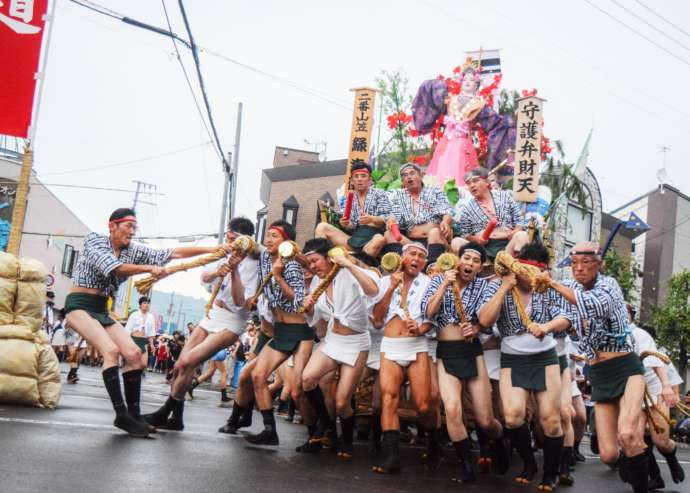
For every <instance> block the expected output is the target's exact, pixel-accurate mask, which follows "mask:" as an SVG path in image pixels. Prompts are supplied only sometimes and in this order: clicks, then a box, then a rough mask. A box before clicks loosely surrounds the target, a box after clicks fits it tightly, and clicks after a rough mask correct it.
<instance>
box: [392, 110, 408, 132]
mask: <svg viewBox="0 0 690 493" xmlns="http://www.w3.org/2000/svg"><path fill="white" fill-rule="evenodd" d="M386 119H387V120H388V128H390V129H394V128H395V127H397V126H398V125H401V126H403V127H405V126H407V125H408V124H409V123H410V122H411V121H412V115H408V114H407V113H405V112H404V111H401V112H400V113H393V114H392V115H388V116H387V117H386Z"/></svg>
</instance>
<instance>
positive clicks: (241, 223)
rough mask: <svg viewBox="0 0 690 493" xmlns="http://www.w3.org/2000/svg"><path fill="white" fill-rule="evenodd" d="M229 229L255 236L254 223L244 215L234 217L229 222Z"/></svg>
mask: <svg viewBox="0 0 690 493" xmlns="http://www.w3.org/2000/svg"><path fill="white" fill-rule="evenodd" d="M228 229H229V230H230V231H234V232H235V233H239V234H241V235H247V236H254V223H253V222H251V221H250V220H249V219H247V218H246V217H244V216H240V217H233V218H232V219H231V220H230V222H229V223H228Z"/></svg>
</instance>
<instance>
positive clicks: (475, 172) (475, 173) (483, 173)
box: [463, 166, 489, 181]
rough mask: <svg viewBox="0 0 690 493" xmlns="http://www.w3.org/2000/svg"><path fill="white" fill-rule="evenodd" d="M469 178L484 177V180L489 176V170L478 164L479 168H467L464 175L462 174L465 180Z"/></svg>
mask: <svg viewBox="0 0 690 493" xmlns="http://www.w3.org/2000/svg"><path fill="white" fill-rule="evenodd" d="M471 178H484V179H485V180H486V179H487V178H489V170H488V169H486V168H482V167H481V166H480V167H479V168H474V169H471V170H469V171H468V172H467V173H465V176H463V179H464V180H465V181H467V180H469V179H471Z"/></svg>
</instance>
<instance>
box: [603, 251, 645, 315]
mask: <svg viewBox="0 0 690 493" xmlns="http://www.w3.org/2000/svg"><path fill="white" fill-rule="evenodd" d="M603 272H604V274H606V275H607V276H611V277H613V278H614V279H615V280H616V281H618V285H619V286H620V288H621V291H623V297H624V298H625V301H628V302H633V301H635V299H637V287H636V286H635V280H636V279H637V278H638V277H640V273H641V271H640V267H639V265H638V264H637V262H636V261H635V259H634V258H633V256H632V255H620V254H619V253H618V252H617V251H616V250H614V249H613V248H611V249H610V250H609V251H608V253H607V254H606V258H605V259H604V268H603Z"/></svg>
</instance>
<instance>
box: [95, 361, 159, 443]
mask: <svg viewBox="0 0 690 493" xmlns="http://www.w3.org/2000/svg"><path fill="white" fill-rule="evenodd" d="M103 383H104V384H105V388H106V390H107V391H108V395H109V396H110V401H111V402H112V404H113V409H114V410H115V421H114V422H113V425H115V427H117V428H120V429H121V430H124V431H126V432H127V433H129V434H130V435H131V436H133V437H136V438H146V437H147V436H149V427H148V425H147V424H146V423H142V422H140V421H137V420H136V419H134V418H133V417H132V415H130V414H129V412H127V407H126V406H125V403H124V401H123V399H122V389H120V373H119V370H118V368H117V366H112V367H110V368H106V369H105V370H103Z"/></svg>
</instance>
